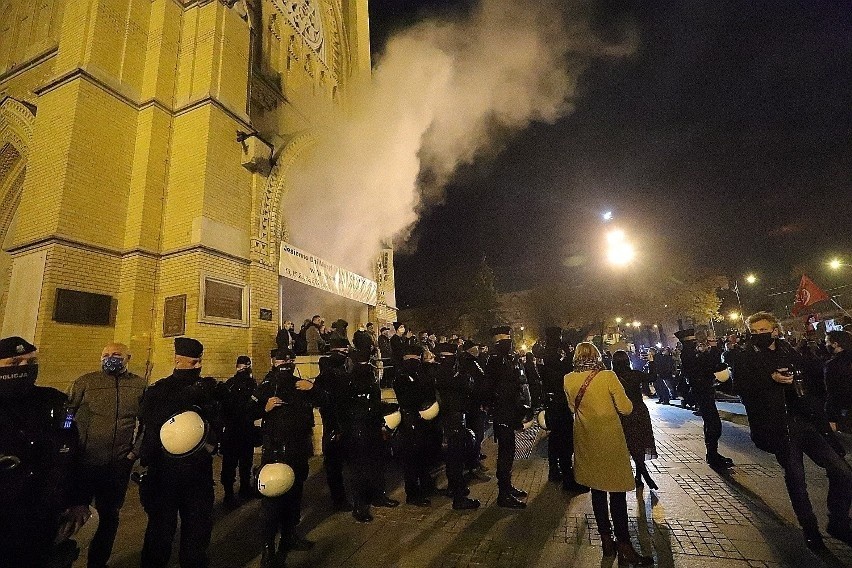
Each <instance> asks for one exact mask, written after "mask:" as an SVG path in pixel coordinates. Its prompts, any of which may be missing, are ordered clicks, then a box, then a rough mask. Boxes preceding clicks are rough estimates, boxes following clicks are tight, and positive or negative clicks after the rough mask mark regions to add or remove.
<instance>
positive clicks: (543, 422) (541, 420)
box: [535, 409, 550, 430]
mask: <svg viewBox="0 0 852 568" xmlns="http://www.w3.org/2000/svg"><path fill="white" fill-rule="evenodd" d="M535 421H536V422H537V423H538V425H539V427H540V428H541V429H542V430H550V428H548V426H547V415H546V414H545V411H544V409H542V410H539V411H538V414H536V415H535Z"/></svg>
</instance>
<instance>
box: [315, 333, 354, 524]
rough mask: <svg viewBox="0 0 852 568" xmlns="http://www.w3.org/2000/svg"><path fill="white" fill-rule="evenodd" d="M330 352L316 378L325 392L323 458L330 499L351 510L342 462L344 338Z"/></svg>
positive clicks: (321, 409) (333, 343)
mask: <svg viewBox="0 0 852 568" xmlns="http://www.w3.org/2000/svg"><path fill="white" fill-rule="evenodd" d="M330 347H331V349H330V351H329V354H328V355H326V356H323V357H321V358H320V360H319V368H320V374H319V376H317V378H316V380H315V381H314V386H315V387H316V388H319V389H320V390H321V391H322V392H323V393H325V396H324V397H323V401H322V404H321V405H320V416H322V458H323V467H324V468H325V478H326V482H327V483H328V489H329V492H330V493H331V501H332V503H333V506H334V509H335V510H336V511H351V510H352V503H350V502H349V498H348V497H347V496H346V487H345V485H344V483H343V464H344V461H345V457H346V447H345V446H344V442H343V428H342V425H341V418H340V415H341V412H342V410H341V405H342V404H343V401H344V396H345V393H344V389H345V388H346V381H348V375H347V370H346V361H347V360H348V359H347V358H348V353H349V349H348V347H347V346H346V344H345V343H344V342H343V341H339V340H337V341H334V342H332V343H331V345H330Z"/></svg>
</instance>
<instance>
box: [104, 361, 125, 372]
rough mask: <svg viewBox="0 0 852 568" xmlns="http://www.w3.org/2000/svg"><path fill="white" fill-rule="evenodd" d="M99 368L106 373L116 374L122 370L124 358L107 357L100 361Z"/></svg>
mask: <svg viewBox="0 0 852 568" xmlns="http://www.w3.org/2000/svg"><path fill="white" fill-rule="evenodd" d="M101 368H103V370H104V373H106V374H107V375H115V376H118V375H120V374H121V373H123V372H124V369H125V366H124V359H123V358H122V357H107V358H106V359H104V360H103V361H102V362H101Z"/></svg>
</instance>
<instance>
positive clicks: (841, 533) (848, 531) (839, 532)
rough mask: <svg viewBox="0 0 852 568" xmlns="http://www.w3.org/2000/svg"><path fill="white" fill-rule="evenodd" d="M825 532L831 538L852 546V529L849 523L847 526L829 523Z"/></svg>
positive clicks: (847, 522)
mask: <svg viewBox="0 0 852 568" xmlns="http://www.w3.org/2000/svg"><path fill="white" fill-rule="evenodd" d="M825 532H827V533H828V534H829V536H832V537H834V538H836V539H837V540H839V541H841V542H844V543H846V544H847V545H849V546H852V528H850V527H849V521H846V523H845V524H832V523H828V526H827V527H826V529H825Z"/></svg>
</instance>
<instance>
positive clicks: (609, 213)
mask: <svg viewBox="0 0 852 568" xmlns="http://www.w3.org/2000/svg"><path fill="white" fill-rule="evenodd" d="M602 217H603V220H604V221H612V211H607V212H606V213H604V214H603V215H602Z"/></svg>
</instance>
